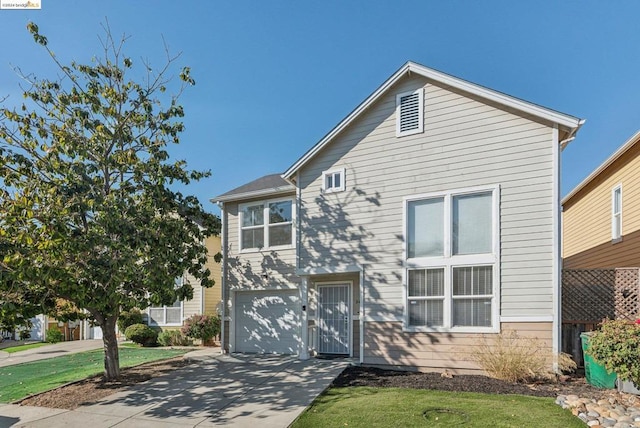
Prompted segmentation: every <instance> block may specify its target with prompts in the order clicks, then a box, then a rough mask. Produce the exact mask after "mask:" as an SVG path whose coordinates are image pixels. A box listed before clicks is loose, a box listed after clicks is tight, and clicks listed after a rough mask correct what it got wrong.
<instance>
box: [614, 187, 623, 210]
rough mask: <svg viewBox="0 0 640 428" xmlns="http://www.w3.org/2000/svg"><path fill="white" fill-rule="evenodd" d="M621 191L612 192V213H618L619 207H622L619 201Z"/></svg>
mask: <svg viewBox="0 0 640 428" xmlns="http://www.w3.org/2000/svg"><path fill="white" fill-rule="evenodd" d="M620 196H621V191H620V189H616V190H614V191H613V212H614V213H619V212H620V207H621V206H622V201H621V199H622V198H621V197H620Z"/></svg>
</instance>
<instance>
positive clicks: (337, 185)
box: [333, 172, 341, 189]
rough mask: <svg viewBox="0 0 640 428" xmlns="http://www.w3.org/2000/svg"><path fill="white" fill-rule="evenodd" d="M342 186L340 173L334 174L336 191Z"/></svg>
mask: <svg viewBox="0 0 640 428" xmlns="http://www.w3.org/2000/svg"><path fill="white" fill-rule="evenodd" d="M340 186H341V184H340V173H339V172H336V173H335V174H333V187H335V188H336V189H339V188H340Z"/></svg>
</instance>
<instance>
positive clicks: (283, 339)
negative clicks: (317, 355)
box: [235, 290, 300, 354]
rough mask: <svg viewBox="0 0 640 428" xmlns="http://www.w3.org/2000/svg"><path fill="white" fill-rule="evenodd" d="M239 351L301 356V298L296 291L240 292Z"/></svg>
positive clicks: (237, 334) (236, 343) (236, 322)
mask: <svg viewBox="0 0 640 428" xmlns="http://www.w3.org/2000/svg"><path fill="white" fill-rule="evenodd" d="M235 300H236V310H235V315H236V320H235V333H236V334H235V351H236V352H257V353H267V354H271V353H275V354H297V353H298V343H299V341H300V317H299V310H300V298H299V297H298V293H297V291H296V290H294V291H263V292H238V293H236V299H235Z"/></svg>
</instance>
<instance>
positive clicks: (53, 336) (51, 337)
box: [47, 328, 64, 343]
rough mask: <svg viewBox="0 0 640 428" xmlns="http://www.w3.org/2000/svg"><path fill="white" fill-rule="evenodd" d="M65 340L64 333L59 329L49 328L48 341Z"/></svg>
mask: <svg viewBox="0 0 640 428" xmlns="http://www.w3.org/2000/svg"><path fill="white" fill-rule="evenodd" d="M63 340H64V334H62V332H61V331H60V330H58V329H55V328H52V329H51V330H47V342H49V343H58V342H62V341H63Z"/></svg>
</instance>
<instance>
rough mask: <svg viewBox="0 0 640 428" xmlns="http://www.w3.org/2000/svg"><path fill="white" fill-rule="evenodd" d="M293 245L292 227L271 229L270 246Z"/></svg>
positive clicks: (274, 227)
mask: <svg viewBox="0 0 640 428" xmlns="http://www.w3.org/2000/svg"><path fill="white" fill-rule="evenodd" d="M276 245H291V225H290V224H285V225H283V226H271V227H269V246H270V247H275V246H276Z"/></svg>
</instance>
